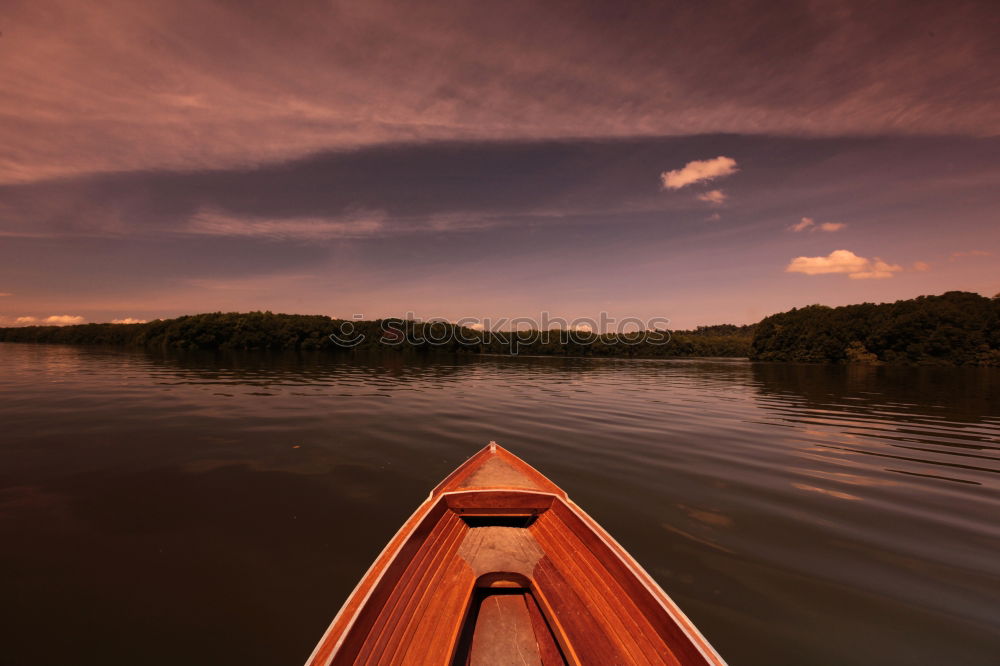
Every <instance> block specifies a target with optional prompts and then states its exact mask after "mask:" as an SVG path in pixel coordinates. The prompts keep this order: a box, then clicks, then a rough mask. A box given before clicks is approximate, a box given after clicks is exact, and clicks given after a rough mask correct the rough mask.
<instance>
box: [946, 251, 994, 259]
mask: <svg viewBox="0 0 1000 666" xmlns="http://www.w3.org/2000/svg"><path fill="white" fill-rule="evenodd" d="M992 256H993V253H992V252H988V251H986V250H966V251H964V252H952V253H951V256H950V257H949V259H950V260H951V261H955V260H956V259H960V258H962V257H992Z"/></svg>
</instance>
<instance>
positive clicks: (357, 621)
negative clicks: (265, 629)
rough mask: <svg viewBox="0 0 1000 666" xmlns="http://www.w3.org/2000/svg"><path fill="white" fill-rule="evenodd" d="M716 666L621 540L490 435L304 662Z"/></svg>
mask: <svg viewBox="0 0 1000 666" xmlns="http://www.w3.org/2000/svg"><path fill="white" fill-rule="evenodd" d="M724 663H725V662H723V660H722V658H721V657H720V656H719V655H718V653H717V652H716V651H715V650H714V649H713V648H712V646H711V645H710V644H709V643H708V641H707V640H705V638H704V637H703V636H702V635H701V633H700V632H699V631H698V629H697V628H696V627H695V626H694V625H693V624H692V623H691V621H690V620H689V619H688V618H687V617H686V616H685V615H684V613H682V612H681V610H680V609H679V608H678V607H677V605H676V604H675V603H674V602H673V601H671V599H670V597H668V596H667V594H666V593H665V592H664V591H663V590H662V589H661V588H660V586H659V585H657V584H656V582H655V581H654V580H653V579H652V578H651V577H650V576H649V574H647V573H646V572H645V570H644V569H643V568H642V567H641V566H639V564H638V563H637V562H636V561H635V560H634V559H632V557H631V556H630V555H629V554H628V553H627V552H626V551H625V549H623V548H622V547H621V546H620V545H619V544H618V542H616V541H615V540H614V539H613V538H611V536H610V535H609V534H608V533H607V532H605V531H604V530H603V529H602V528H601V526H600V525H598V524H597V523H596V522H595V521H594V520H593V519H592V518H591V517H590V516H588V515H587V514H586V513H584V512H583V510H582V509H580V508H579V507H578V506H577V505H576V504H574V503H573V502H572V501H571V500H570V499H569V497H567V495H566V493H565V492H564V491H563V490H562V489H561V488H559V487H558V486H557V485H556V484H554V483H553V482H552V481H550V480H549V479H547V478H546V477H545V476H543V475H542V474H541V473H539V472H538V471H537V470H535V469H534V468H533V467H531V466H530V465H528V464H527V463H525V462H524V461H523V460H521V459H520V458H518V457H517V456H515V455H514V454H512V453H510V452H509V451H507V450H506V449H504V448H503V447H501V446H499V445H497V444H496V443H495V442H490V444H489V445H488V446H486V447H485V448H484V449H482V450H481V451H479V452H478V453H477V454H476V455H474V456H473V457H471V458H469V460H468V461H466V462H465V463H464V464H462V465H461V466H460V467H459V468H458V469H457V470H455V471H454V472H452V473H451V475H449V476H448V477H447V478H446V479H445V480H444V481H442V482H441V484H440V485H438V486H437V487H436V488H435V489H434V490H433V491H432V492H431V494H430V496H429V497H428V498H427V500H426V501H425V502H424V503H423V504H421V505H420V507H419V508H418V509H417V510H416V512H415V513H414V514H413V515H412V516H411V517H410V518H409V520H407V521H406V523H405V524H404V525H403V527H402V528H400V530H399V532H397V533H396V535H395V536H394V537H393V538H392V540H391V541H390V542H389V543H388V545H387V546H386V547H385V549H384V550H383V551H382V553H381V555H379V556H378V558H377V559H376V560H375V562H374V564H372V566H371V568H370V569H369V570H368V572H367V573H366V574H365V575H364V577H363V578H362V579H361V581H360V582H359V583H358V585H357V587H356V588H355V589H354V592H352V593H351V596H350V597H348V599H347V601H346V602H345V603H344V605H343V607H342V608H341V609H340V612H339V613H338V614H337V616H336V617H335V618H334V620H333V622H332V623H331V624H330V627H329V628H328V629H327V631H326V633H325V634H324V635H323V638H322V639H321V640H320V642H319V644H318V645H317V646H316V649H315V650H314V651H313V654H312V655H311V656H310V657H309V660H308V661H307V662H306V664H307V666H327V665H330V664H452V665H454V664H519V665H528V664H530V665H532V666H535V665H544V666H548V665H550V664H599V665H601V666H604V665H607V664H671V665H674V666H677V665H682V666H689V665H695V664H697V665H699V666H700V665H703V664H712V665H719V664H724Z"/></svg>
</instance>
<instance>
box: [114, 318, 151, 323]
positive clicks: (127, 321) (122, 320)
mask: <svg viewBox="0 0 1000 666" xmlns="http://www.w3.org/2000/svg"><path fill="white" fill-rule="evenodd" d="M146 322H147V320H146V319H133V318H132V317H125V318H124V319H112V320H111V323H112V324H145V323H146Z"/></svg>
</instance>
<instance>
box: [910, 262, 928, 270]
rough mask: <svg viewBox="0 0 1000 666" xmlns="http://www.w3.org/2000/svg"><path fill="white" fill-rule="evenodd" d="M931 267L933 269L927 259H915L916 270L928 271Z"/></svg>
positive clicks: (914, 267)
mask: <svg viewBox="0 0 1000 666" xmlns="http://www.w3.org/2000/svg"><path fill="white" fill-rule="evenodd" d="M930 269H931V265H930V264H928V263H927V262H926V261H914V262H913V270H915V271H920V272H926V271H929V270H930Z"/></svg>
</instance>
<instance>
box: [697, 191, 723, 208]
mask: <svg viewBox="0 0 1000 666" xmlns="http://www.w3.org/2000/svg"><path fill="white" fill-rule="evenodd" d="M696 198H697V199H698V201H705V202H707V203H710V204H712V205H715V206H721V205H722V204H723V203H725V201H726V199H728V198H729V197H727V196H726V193H725V192H723V191H722V190H709V191H708V192H702V193H701V194H699V195H697V196H696Z"/></svg>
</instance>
